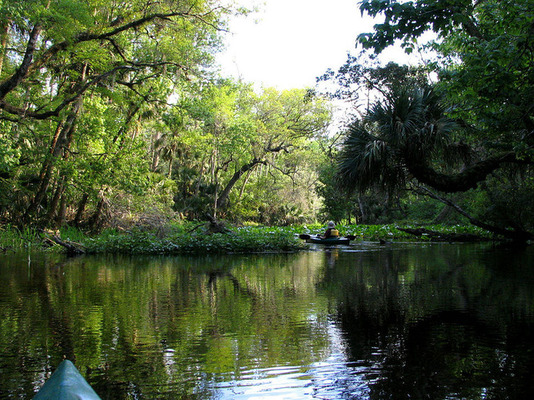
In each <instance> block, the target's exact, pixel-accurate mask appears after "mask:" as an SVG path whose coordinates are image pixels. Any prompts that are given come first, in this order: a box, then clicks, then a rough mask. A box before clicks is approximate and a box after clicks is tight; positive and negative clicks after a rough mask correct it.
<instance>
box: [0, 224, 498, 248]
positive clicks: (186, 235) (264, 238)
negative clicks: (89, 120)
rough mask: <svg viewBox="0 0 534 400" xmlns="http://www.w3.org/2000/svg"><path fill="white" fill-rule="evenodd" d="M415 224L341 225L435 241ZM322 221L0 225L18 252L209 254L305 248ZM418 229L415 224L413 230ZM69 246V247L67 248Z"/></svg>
mask: <svg viewBox="0 0 534 400" xmlns="http://www.w3.org/2000/svg"><path fill="white" fill-rule="evenodd" d="M407 228H408V230H410V229H409V228H410V226H402V227H400V226H396V225H347V226H343V227H340V233H341V234H342V235H352V236H355V237H356V239H355V242H357V241H413V240H417V241H425V240H428V241H430V240H435V238H434V237H432V235H427V234H424V233H423V234H421V235H419V236H414V235H413V234H410V233H408V232H407V231H406V230H407ZM425 228H426V230H428V231H439V232H443V233H444V234H466V235H472V236H476V237H481V238H486V239H489V238H490V236H489V234H488V233H487V232H484V231H482V230H480V229H478V228H476V227H472V226H461V225H454V226H444V225H433V226H426V227H425ZM323 230H324V225H322V224H312V225H295V226H288V227H265V226H243V227H235V226H226V227H225V228H224V229H223V230H222V232H216V233H213V232H210V231H209V225H208V224H204V223H200V222H196V223H195V222H180V223H171V224H168V225H165V226H159V227H150V228H148V227H134V228H132V229H130V230H118V229H107V230H105V231H103V232H102V233H100V234H98V235H90V234H87V233H84V232H83V231H81V230H78V229H73V228H65V229H62V230H60V231H57V232H45V231H40V232H37V231H35V230H32V229H25V230H23V231H21V230H19V229H17V228H15V227H11V226H4V227H2V229H1V230H0V250H1V251H4V252H7V251H11V250H13V251H17V250H21V249H25V248H33V249H42V250H46V251H58V252H63V251H72V250H73V249H74V250H76V249H79V250H80V252H83V253H88V254H97V253H115V254H205V253H218V254H228V253H259V252H291V251H299V250H301V249H303V248H304V247H305V243H304V242H303V241H302V240H300V239H299V238H298V235H299V234H302V233H307V234H317V233H321V232H322V231H323ZM412 230H413V229H412ZM67 246H69V247H67Z"/></svg>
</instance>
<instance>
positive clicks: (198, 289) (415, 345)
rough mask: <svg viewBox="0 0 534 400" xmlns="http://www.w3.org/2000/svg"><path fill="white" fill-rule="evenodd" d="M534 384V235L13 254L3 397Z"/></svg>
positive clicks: (488, 394) (355, 394)
mask: <svg viewBox="0 0 534 400" xmlns="http://www.w3.org/2000/svg"><path fill="white" fill-rule="evenodd" d="M63 358H68V359H70V360H72V361H73V362H75V364H76V366H77V367H78V369H79V370H80V371H81V372H82V374H83V375H84V376H85V378H86V379H87V381H88V382H89V383H90V384H91V385H92V386H93V388H94V389H95V391H96V392H97V393H98V394H99V395H100V396H101V398H102V399H199V400H200V399H203V400H204V399H232V400H233V399H248V400H252V399H259V398H261V399H267V398H272V399H395V400H397V399H434V400H435V399H527V398H528V399H530V398H534V385H533V384H532V383H531V382H532V377H533V376H534V249H532V248H527V249H523V250H513V251H512V250H504V249H497V248H495V247H493V246H491V245H473V244H469V245H452V244H397V243H393V244H387V245H385V246H378V245H374V244H360V243H357V244H355V245H354V246H350V247H343V248H338V249H335V248H334V249H325V248H320V247H318V246H315V247H310V251H304V252H300V253H296V254H263V255H233V256H205V257H204V256H202V257H163V256H162V257H119V256H98V257H94V256H82V257H77V258H66V257H64V256H61V255H47V254H4V255H0V398H1V399H30V398H31V397H32V396H33V395H34V393H35V392H36V391H37V390H38V389H39V388H40V387H41V386H42V384H43V382H44V381H45V380H46V378H48V377H49V376H50V374H51V372H52V371H53V370H54V369H55V368H56V366H57V365H58V364H59V362H60V361H61V360H62V359H63Z"/></svg>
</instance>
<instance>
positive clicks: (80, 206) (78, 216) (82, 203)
mask: <svg viewBox="0 0 534 400" xmlns="http://www.w3.org/2000/svg"><path fill="white" fill-rule="evenodd" d="M88 200H89V195H88V194H87V193H84V194H83V197H82V199H81V201H80V203H79V204H78V209H77V210H76V215H75V217H74V221H73V223H74V226H80V223H81V222H82V217H83V213H84V211H85V207H86V206H87V201H88Z"/></svg>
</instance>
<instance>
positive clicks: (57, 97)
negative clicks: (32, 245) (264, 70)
mask: <svg viewBox="0 0 534 400" xmlns="http://www.w3.org/2000/svg"><path fill="white" fill-rule="evenodd" d="M221 4H222V3H221V2H219V1H211V0H200V1H198V0H179V1H178V0H163V1H156V2H152V1H145V0H142V1H141V0H133V1H122V0H121V1H119V0H112V1H105V2H103V1H100V0H87V1H80V0H61V1H58V0H28V1H23V2H22V1H15V0H6V1H3V2H2V3H1V5H0V39H1V40H0V139H1V142H0V180H1V181H0V184H1V187H2V192H3V193H2V198H1V203H2V204H1V208H0V214H1V216H2V217H3V218H6V219H12V220H17V221H19V222H20V221H22V222H25V223H33V222H35V221H37V220H40V221H41V223H42V224H43V225H47V224H49V223H50V221H51V220H52V219H53V218H56V216H57V215H58V214H60V215H59V219H63V218H64V212H65V207H67V206H69V207H70V208H71V209H72V208H74V207H75V206H74V204H78V206H77V207H78V212H77V213H76V214H77V217H76V219H77V220H78V219H79V215H81V214H82V213H83V211H84V209H85V208H86V206H87V204H88V203H91V202H92V203H93V208H94V209H95V217H98V215H97V214H98V213H99V212H100V211H101V210H102V207H103V205H104V204H105V200H106V199H105V197H106V193H109V192H110V191H111V192H117V191H118V190H123V191H127V192H135V191H137V192H139V191H141V190H146V189H147V182H148V180H149V178H147V173H148V166H149V162H147V160H145V154H144V152H145V148H144V144H143V140H144V132H143V131H142V129H141V128H140V127H141V125H142V123H143V121H146V120H147V119H149V118H151V116H154V115H157V114H158V109H161V108H164V107H166V105H165V101H166V99H167V98H168V97H169V95H170V93H171V91H172V90H173V87H175V86H176V84H177V83H178V82H187V81H194V80H198V78H197V77H198V76H199V75H200V74H201V73H203V72H204V71H205V70H206V68H207V66H209V64H210V62H211V60H212V53H213V51H214V49H216V48H217V47H218V46H219V40H218V38H219V33H220V32H221V29H222V28H223V24H222V21H223V18H222V16H223V15H224V13H226V12H227V11H229V10H226V9H225V8H224V7H223V6H222V5H221ZM6 188H9V189H10V190H5V189H6ZM115 189H117V190H115ZM21 215H22V218H20V216H21Z"/></svg>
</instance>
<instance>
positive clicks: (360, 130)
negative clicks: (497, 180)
mask: <svg viewBox="0 0 534 400" xmlns="http://www.w3.org/2000/svg"><path fill="white" fill-rule="evenodd" d="M460 132H461V131H460V126H459V124H457V123H456V122H455V121H453V120H451V119H449V118H447V117H446V114H445V108H444V107H443V105H442V104H441V102H440V98H439V96H437V95H436V93H435V92H434V91H433V90H432V89H417V88H416V89H413V88H408V89H406V88H404V89H401V90H397V91H392V92H391V94H390V95H388V96H386V97H385V100H383V101H378V102H376V103H375V104H374V105H373V106H372V107H371V108H370V109H369V111H368V113H367V115H365V117H364V118H362V119H361V120H359V121H355V122H354V123H353V124H352V125H350V126H349V130H348V135H347V138H346V140H345V142H344V144H343V146H342V149H341V152H340V160H339V167H338V183H339V185H340V187H341V188H343V189H345V190H346V191H348V192H352V191H354V190H359V191H360V192H364V191H366V190H368V189H370V188H372V187H376V186H378V187H380V188H382V189H385V190H387V191H388V192H392V191H395V190H398V189H401V188H405V187H406V184H407V183H408V182H410V183H413V184H415V185H414V186H415V187H416V188H417V189H418V191H419V192H420V193H423V194H426V195H429V196H431V197H433V198H435V199H437V200H439V201H441V202H443V203H445V204H447V205H448V206H450V207H452V208H453V209H455V210H456V211H457V212H459V213H461V214H462V215H464V216H465V217H467V218H468V219H469V221H470V222H471V223H472V224H474V225H476V226H479V227H482V228H484V229H486V230H488V231H491V232H493V233H496V234H498V235H502V236H504V237H507V238H510V239H512V240H516V241H526V240H531V239H534V234H532V233H531V232H529V231H527V230H526V229H525V228H524V227H522V226H518V225H517V224H508V226H500V224H499V226H497V225H493V224H488V223H485V222H483V221H480V220H478V219H476V218H474V217H473V216H471V215H469V214H468V213H466V212H465V211H464V210H462V209H461V208H460V207H459V206H458V205H456V204H454V203H453V202H451V201H450V200H447V199H446V198H444V197H443V196H442V195H439V194H436V193H434V192H432V191H431V190H430V189H429V188H432V189H435V190H438V191H441V192H446V193H456V192H465V191H467V190H469V189H473V188H476V187H477V185H478V183H480V182H482V181H485V180H486V179H487V177H488V175H489V174H491V173H493V172H496V171H498V170H499V169H500V168H502V167H503V165H505V164H515V165H522V164H528V163H529V161H528V160H525V159H522V158H521V157H518V156H517V154H516V153H515V151H514V150H513V149H505V150H502V149H500V150H499V151H498V152H496V153H493V154H488V153H485V152H482V151H481V150H479V151H477V152H475V151H474V150H473V149H471V148H470V147H469V146H468V145H466V144H465V143H464V142H462V141H461V140H460V141H459V142H458V141H455V140H454V139H456V136H457V135H458V136H459V133H460Z"/></svg>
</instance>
